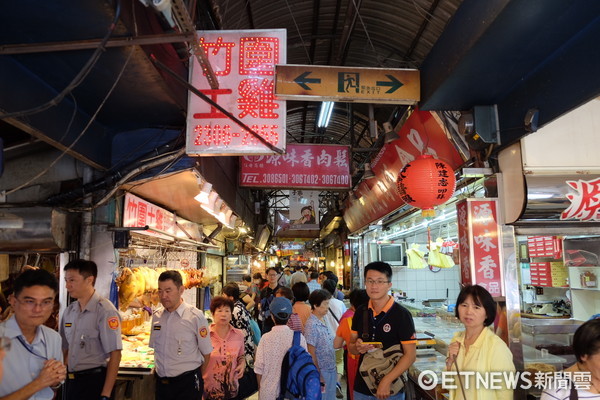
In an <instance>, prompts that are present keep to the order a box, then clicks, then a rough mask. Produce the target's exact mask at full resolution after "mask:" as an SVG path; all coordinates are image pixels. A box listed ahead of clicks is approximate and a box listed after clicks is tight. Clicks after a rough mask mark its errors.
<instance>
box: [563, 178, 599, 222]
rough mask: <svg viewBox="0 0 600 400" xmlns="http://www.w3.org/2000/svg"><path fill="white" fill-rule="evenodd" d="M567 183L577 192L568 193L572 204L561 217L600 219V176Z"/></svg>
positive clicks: (582, 219)
mask: <svg viewBox="0 0 600 400" xmlns="http://www.w3.org/2000/svg"><path fill="white" fill-rule="evenodd" d="M567 185H569V186H571V187H572V188H573V189H575V191H576V193H569V194H567V198H568V199H569V201H570V202H571V205H570V206H569V207H568V208H567V209H566V210H565V211H563V212H562V213H561V215H560V219H570V218H575V219H579V220H581V221H600V178H598V179H595V180H593V181H582V180H578V181H567Z"/></svg>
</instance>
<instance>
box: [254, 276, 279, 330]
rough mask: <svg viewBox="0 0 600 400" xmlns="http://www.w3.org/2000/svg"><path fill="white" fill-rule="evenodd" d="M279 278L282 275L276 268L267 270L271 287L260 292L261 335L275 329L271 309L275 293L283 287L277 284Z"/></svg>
mask: <svg viewBox="0 0 600 400" xmlns="http://www.w3.org/2000/svg"><path fill="white" fill-rule="evenodd" d="M279 276H280V275H279V273H278V272H277V269H276V268H274V267H271V268H269V269H267V281H269V285H268V286H267V287H266V288H264V289H263V290H262V291H261V292H260V315H259V320H261V321H262V327H261V333H262V334H263V335H264V334H265V333H267V332H270V331H271V328H273V325H274V324H275V323H274V322H273V319H272V318H271V314H270V311H269V307H270V305H271V302H272V301H273V299H274V298H275V293H277V291H278V290H279V288H280V287H281V286H279V283H278V282H277V280H278V278H279Z"/></svg>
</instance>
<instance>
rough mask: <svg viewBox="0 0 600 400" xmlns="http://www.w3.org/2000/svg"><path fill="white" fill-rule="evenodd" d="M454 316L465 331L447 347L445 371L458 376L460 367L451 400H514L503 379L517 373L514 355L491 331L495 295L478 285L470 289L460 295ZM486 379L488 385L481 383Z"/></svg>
mask: <svg viewBox="0 0 600 400" xmlns="http://www.w3.org/2000/svg"><path fill="white" fill-rule="evenodd" d="M455 313H456V317H457V318H458V319H459V320H460V322H462V323H463V325H464V326H465V330H464V331H463V332H457V333H456V334H455V335H454V337H453V338H452V341H451V342H450V345H449V346H448V358H447V359H446V369H447V370H448V371H453V372H457V367H458V374H457V376H456V378H455V379H454V382H453V385H454V386H456V389H452V390H450V399H451V400H512V399H513V390H512V388H509V387H507V386H506V384H505V380H504V378H503V375H502V373H505V372H506V373H507V374H511V373H514V371H515V365H514V363H513V357H512V353H511V352H510V350H509V349H508V346H506V344H505V343H504V342H503V341H502V339H501V338H500V337H498V336H496V334H495V333H494V332H493V331H492V330H491V329H489V328H488V327H489V326H490V325H491V324H492V323H493V322H494V318H495V317H496V302H495V301H494V299H493V298H492V295H491V294H490V293H489V292H488V291H487V290H485V289H484V288H483V287H481V286H479V285H473V286H467V287H465V288H463V289H462V290H461V292H460V294H459V295H458V299H457V300H456V310H455ZM490 373H492V374H490ZM498 373H499V374H498ZM492 377H493V378H494V379H495V380H493V379H492ZM478 378H481V380H480V381H479V384H478V382H477V380H478ZM486 379H487V380H488V384H485V383H482V382H484V381H485V380H486ZM459 380H460V381H459Z"/></svg>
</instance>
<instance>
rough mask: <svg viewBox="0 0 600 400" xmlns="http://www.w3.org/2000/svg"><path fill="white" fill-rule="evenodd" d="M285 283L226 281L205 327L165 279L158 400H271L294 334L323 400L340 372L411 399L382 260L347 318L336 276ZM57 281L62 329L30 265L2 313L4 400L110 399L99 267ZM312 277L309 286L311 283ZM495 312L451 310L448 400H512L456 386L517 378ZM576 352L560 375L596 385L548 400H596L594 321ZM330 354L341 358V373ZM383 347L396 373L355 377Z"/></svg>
mask: <svg viewBox="0 0 600 400" xmlns="http://www.w3.org/2000/svg"><path fill="white" fill-rule="evenodd" d="M297 274H304V278H303V277H301V276H299V275H297ZM284 275H286V274H285V271H282V270H277V268H269V269H268V270H267V274H266V277H267V279H266V280H265V281H264V282H263V279H262V276H261V275H260V274H258V275H257V274H255V275H254V276H252V277H251V276H247V277H245V279H244V282H243V283H244V284H245V285H246V290H245V291H241V290H240V286H238V284H237V283H235V282H230V283H228V284H227V285H225V286H224V287H223V291H222V295H220V296H217V297H214V298H213V299H212V301H211V303H210V311H211V314H212V323H210V324H209V322H208V321H207V319H206V318H205V317H204V313H203V312H201V311H200V310H198V309H197V308H196V307H194V306H193V305H190V304H187V303H186V302H185V301H184V300H183V297H182V295H183V292H184V286H183V282H182V276H181V274H180V273H179V272H178V271H175V270H169V271H164V272H162V273H161V274H160V276H159V278H158V293H159V299H160V303H161V305H162V307H161V308H159V309H158V310H157V311H155V312H154V314H153V316H152V322H151V333H150V346H151V347H153V348H154V355H155V364H156V365H155V374H156V399H157V400H171V399H173V400H175V399H177V400H187V399H199V398H204V399H207V400H228V399H235V400H238V399H240V400H241V399H243V398H246V397H247V396H248V394H249V392H248V391H249V390H252V388H254V387H255V388H256V389H255V390H258V396H259V399H260V400H276V399H279V398H280V396H281V395H282V393H281V387H282V383H281V382H282V376H281V375H282V364H283V360H284V357H285V355H286V353H287V351H288V350H289V349H290V347H292V343H293V338H294V336H295V335H299V337H300V340H299V346H300V347H302V348H304V349H306V351H307V352H308V354H310V358H312V362H313V363H314V366H315V367H316V370H317V371H318V374H319V377H320V382H321V389H322V390H321V398H322V399H324V400H333V399H335V398H340V397H341V390H340V386H339V383H340V379H339V378H340V375H341V374H340V373H339V372H341V373H343V374H344V375H345V376H346V384H347V396H348V397H347V398H349V399H351V400H374V399H390V400H401V399H405V390H404V388H403V385H402V384H400V385H398V383H401V382H404V379H405V374H406V372H407V370H408V368H409V367H410V366H411V365H412V364H413V362H414V361H415V358H416V339H415V329H414V324H413V320H412V317H411V315H410V313H409V312H408V311H407V310H406V309H405V308H404V307H402V306H401V305H399V304H398V303H396V302H395V300H394V298H393V297H392V296H391V295H390V294H389V292H390V289H391V278H392V269H391V267H390V266H389V264H386V263H384V262H373V263H370V264H368V265H367V266H366V267H365V270H364V280H365V288H366V289H358V288H357V289H354V290H352V291H351V292H350V293H349V295H348V298H349V303H350V308H349V309H346V306H345V305H344V302H343V301H342V300H340V299H338V296H339V294H340V293H341V294H342V296H343V293H342V292H341V290H339V288H338V286H337V281H336V280H335V279H333V277H332V274H330V273H327V272H326V273H317V272H316V271H303V270H302V269H301V268H296V271H295V272H294V274H289V276H290V279H289V280H288V279H285V278H284V279H283V280H282V279H281V278H282V276H284ZM64 277H65V282H66V289H67V291H68V293H69V295H70V296H71V297H72V298H73V299H75V301H74V302H72V303H71V304H70V305H69V306H68V307H67V308H66V310H65V312H64V313H63V315H62V316H61V319H60V324H59V328H58V331H59V332H57V331H56V330H53V329H51V328H49V327H47V326H45V325H44V323H46V322H47V320H48V319H49V317H50V315H51V313H52V312H53V310H54V307H55V298H56V294H57V291H58V282H57V279H56V277H55V276H54V275H52V274H50V273H49V272H46V271H45V270H41V269H27V270H25V271H24V272H22V273H21V274H20V275H19V276H18V277H17V278H16V280H15V282H14V291H13V293H12V295H11V296H9V298H8V302H9V304H10V308H11V312H10V317H9V318H8V319H6V320H5V321H4V322H2V323H0V379H1V381H0V399H4V398H6V399H29V398H34V399H36V400H37V399H48V400H50V399H53V398H55V395H56V394H55V391H56V390H57V389H58V388H59V387H61V385H63V384H64V385H65V388H64V391H63V396H64V398H65V399H81V398H89V399H100V400H106V399H110V398H111V396H112V392H113V387H114V385H115V380H116V376H117V372H118V366H119V360H120V358H121V348H122V343H121V320H120V315H119V313H118V311H117V310H116V309H115V307H114V306H113V304H112V303H111V302H110V301H108V300H107V299H104V298H102V297H101V296H99V295H98V294H97V292H96V291H95V289H94V284H95V281H96V277H97V267H96V264H94V263H93V262H91V261H86V260H75V261H72V262H70V263H68V264H67V265H66V266H65V267H64ZM319 281H320V285H319V288H315V289H314V290H313V289H312V288H311V286H314V285H311V282H319ZM292 282H293V284H292ZM290 286H291V287H290ZM246 297H247V298H248V299H247V300H243V299H244V298H246ZM496 309H497V306H496V303H495V301H494V299H493V298H492V296H491V295H490V293H489V292H488V291H487V290H485V289H484V288H483V287H481V286H477V285H473V286H466V287H464V288H463V289H462V290H461V292H460V294H459V296H458V298H457V301H456V309H455V313H456V317H457V318H458V320H459V321H460V322H461V323H462V324H463V325H464V330H461V331H460V332H457V333H456V334H455V335H454V338H453V339H452V341H451V343H450V344H449V346H448V353H447V359H446V369H447V370H448V371H454V372H457V371H462V372H463V374H462V375H459V376H458V377H457V378H456V382H454V383H455V389H452V390H451V391H450V393H449V397H450V399H451V400H467V399H468V400H472V399H473V400H488V399H489V400H492V399H494V400H503V399H506V400H508V399H512V398H513V389H512V388H511V387H508V386H505V387H502V388H500V389H497V388H496V389H494V390H491V389H485V388H482V387H477V385H474V384H473V382H466V381H464V379H465V376H466V377H468V376H469V374H466V375H465V374H464V372H477V373H485V372H494V371H500V372H505V373H510V372H514V371H515V366H514V363H513V357H512V354H511V352H510V350H509V349H508V347H507V345H506V343H505V342H504V341H503V340H502V339H501V338H500V337H498V336H497V335H496V334H495V333H494V332H493V331H492V330H491V329H489V328H488V327H489V326H490V325H492V323H493V321H494V319H495V317H496ZM254 311H257V315H260V316H261V329H262V337H261V338H260V340H258V338H257V333H256V332H254V329H253V324H255V323H256V322H255V318H254V317H253V316H252V313H253V312H254ZM257 331H258V330H257ZM573 342H574V344H573V348H574V352H575V356H576V359H577V362H576V363H575V364H574V365H573V366H571V367H569V368H567V369H566V370H565V372H567V373H587V374H589V376H590V377H591V382H590V386H589V387H588V388H586V389H582V388H575V387H574V386H573V385H571V386H569V387H565V386H562V387H561V386H560V385H554V386H553V387H552V388H548V389H546V390H544V392H543V393H542V400H551V399H560V400H566V399H572V398H590V399H592V398H600V397H599V395H600V393H598V390H597V389H596V387H600V372H599V371H600V367H598V366H599V365H600V361H598V359H600V355H599V354H600V320H591V321H588V322H586V323H585V324H583V325H582V326H581V327H580V328H579V329H578V330H577V332H576V333H575V336H574V341H573ZM396 347H398V348H399V349H400V351H399V352H397V353H395V350H394V349H395V348H396ZM336 350H338V351H343V363H342V364H343V368H342V369H341V370H340V369H338V365H339V359H338V357H337V355H336ZM377 351H381V352H382V353H381V354H385V355H384V356H383V357H384V358H385V357H388V355H389V357H390V359H391V357H393V360H394V362H393V364H392V366H391V368H390V369H389V370H387V371H386V373H385V374H380V375H378V374H377V373H373V374H364V373H362V372H363V371H364V370H365V368H366V365H367V363H368V361H367V359H369V358H372V357H374V356H373V354H375V353H376V352H377ZM392 354H395V355H392ZM307 357H308V356H307ZM309 363H310V362H309ZM363 364H364V365H363ZM375 372H376V371H375ZM371 375H372V376H371ZM284 378H285V376H284ZM284 380H285V379H284ZM242 382H243V383H242ZM253 382H254V383H253ZM451 383H452V382H451ZM254 385H256V386H254ZM397 388H400V389H397ZM575 396H577V397H575ZM307 400H309V399H307ZM407 400H408V399H407Z"/></svg>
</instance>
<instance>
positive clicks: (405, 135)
mask: <svg viewBox="0 0 600 400" xmlns="http://www.w3.org/2000/svg"><path fill="white" fill-rule="evenodd" d="M398 135H399V136H400V138H399V139H396V140H395V141H393V142H391V143H387V144H385V145H384V146H383V148H382V149H381V150H380V151H379V153H378V154H377V156H376V157H375V158H374V159H373V160H372V161H371V170H372V171H373V173H374V174H375V178H371V179H367V180H363V181H362V182H361V183H360V184H359V186H358V187H357V189H356V190H355V193H354V194H355V197H356V198H357V200H354V201H352V203H351V204H350V206H349V207H348V208H347V209H346V211H345V212H344V220H345V221H346V225H347V226H348V229H349V230H350V232H355V231H357V230H359V229H361V228H363V227H365V226H367V225H369V224H370V223H371V222H374V221H376V220H378V219H381V218H382V217H384V216H385V215H387V214H389V213H391V212H393V211H395V210H397V209H398V208H399V207H401V206H403V205H405V203H404V202H403V201H402V199H401V198H400V195H399V194H398V192H397V190H396V181H397V179H398V174H399V172H400V171H401V170H402V168H403V167H404V166H405V165H406V164H407V163H408V162H410V161H413V160H414V159H415V158H416V157H418V156H419V155H422V154H429V155H432V156H433V157H434V158H437V159H440V160H442V161H444V162H446V163H447V164H448V165H450V167H451V168H452V169H453V170H456V169H457V168H458V167H459V166H460V165H462V163H463V159H462V157H461V155H460V153H459V152H458V151H457V150H456V148H455V147H454V145H453V144H452V142H451V141H450V139H449V138H448V136H447V132H446V130H445V129H444V125H443V123H442V121H441V120H440V119H439V118H438V116H437V115H435V114H432V113H430V112H429V111H420V110H415V111H414V112H413V113H412V114H411V115H410V117H409V118H408V119H407V120H406V122H405V123H404V125H402V128H401V129H400V131H399V132H398Z"/></svg>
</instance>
